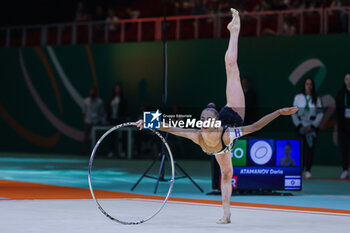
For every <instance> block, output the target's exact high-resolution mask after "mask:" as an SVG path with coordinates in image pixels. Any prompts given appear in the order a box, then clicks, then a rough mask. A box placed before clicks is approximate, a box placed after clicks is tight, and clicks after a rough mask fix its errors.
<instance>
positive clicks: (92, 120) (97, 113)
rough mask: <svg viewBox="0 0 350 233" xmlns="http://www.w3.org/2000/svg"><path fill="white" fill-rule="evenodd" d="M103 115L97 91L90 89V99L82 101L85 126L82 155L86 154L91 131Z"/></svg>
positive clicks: (101, 103)
mask: <svg viewBox="0 0 350 233" xmlns="http://www.w3.org/2000/svg"><path fill="white" fill-rule="evenodd" d="M104 115H105V112H104V108H103V101H102V99H100V98H98V94H97V89H96V88H94V87H92V88H90V97H88V98H86V99H85V100H84V105H83V121H84V125H85V132H84V149H83V154H84V155H85V154H87V152H88V147H89V139H90V137H91V129H92V127H93V126H95V125H98V124H100V123H101V121H102V120H103V117H104Z"/></svg>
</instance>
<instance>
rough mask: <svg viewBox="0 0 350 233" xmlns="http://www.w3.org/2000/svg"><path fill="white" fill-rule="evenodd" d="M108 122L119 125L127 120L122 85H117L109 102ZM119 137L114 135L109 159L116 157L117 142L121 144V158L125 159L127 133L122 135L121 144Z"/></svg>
mask: <svg viewBox="0 0 350 233" xmlns="http://www.w3.org/2000/svg"><path fill="white" fill-rule="evenodd" d="M107 109H108V112H107V113H108V115H107V116H108V121H109V122H110V123H111V124H112V125H118V124H121V123H123V122H125V120H126V102H125V99H124V96H123V92H122V89H121V86H120V85H116V86H115V87H114V88H113V91H112V95H111V98H110V99H109V102H108V108H107ZM116 136H117V135H115V134H113V135H112V145H111V146H112V151H111V152H109V153H108V157H113V156H114V151H116V142H117V144H118V145H120V144H121V153H120V154H119V157H125V147H126V135H125V132H122V133H121V143H119V142H118V140H117V138H119V137H116Z"/></svg>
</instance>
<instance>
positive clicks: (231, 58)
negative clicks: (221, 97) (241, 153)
mask: <svg viewBox="0 0 350 233" xmlns="http://www.w3.org/2000/svg"><path fill="white" fill-rule="evenodd" d="M231 13H232V21H231V22H230V23H229V24H228V25H227V29H228V30H229V31H230V40H229V45H228V49H227V51H226V54H225V66H226V75H227V81H226V100H227V106H228V107H230V108H232V109H233V110H234V111H236V112H237V113H238V115H240V117H241V118H242V120H244V114H245V100H244V94H243V90H242V85H241V79H240V75H239V69H238V65H237V52H238V36H239V31H240V27H241V21H240V18H239V14H238V11H236V10H234V9H232V8H231Z"/></svg>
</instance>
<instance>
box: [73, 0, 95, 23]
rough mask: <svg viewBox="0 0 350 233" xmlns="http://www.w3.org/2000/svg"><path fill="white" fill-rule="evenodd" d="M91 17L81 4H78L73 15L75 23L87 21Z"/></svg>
mask: <svg viewBox="0 0 350 233" xmlns="http://www.w3.org/2000/svg"><path fill="white" fill-rule="evenodd" d="M90 19H91V17H90V15H89V13H88V11H87V9H86V7H85V5H84V3H83V2H78V6H77V11H76V13H75V21H77V22H81V21H88V20H90Z"/></svg>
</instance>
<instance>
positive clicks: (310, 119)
mask: <svg viewBox="0 0 350 233" xmlns="http://www.w3.org/2000/svg"><path fill="white" fill-rule="evenodd" d="M293 106H295V107H298V108H299V111H298V112H297V113H295V114H293V115H292V119H293V123H294V125H295V126H296V127H297V134H298V136H299V137H300V138H301V139H302V140H303V147H304V167H305V173H304V178H306V179H309V178H311V167H312V161H313V157H314V153H315V143H316V137H317V131H318V127H319V125H320V123H321V120H322V117H323V110H322V102H321V99H320V97H318V96H317V93H316V90H315V83H314V80H313V79H312V78H306V79H305V82H304V85H303V88H302V93H300V94H297V95H296V96H295V98H294V103H293Z"/></svg>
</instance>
